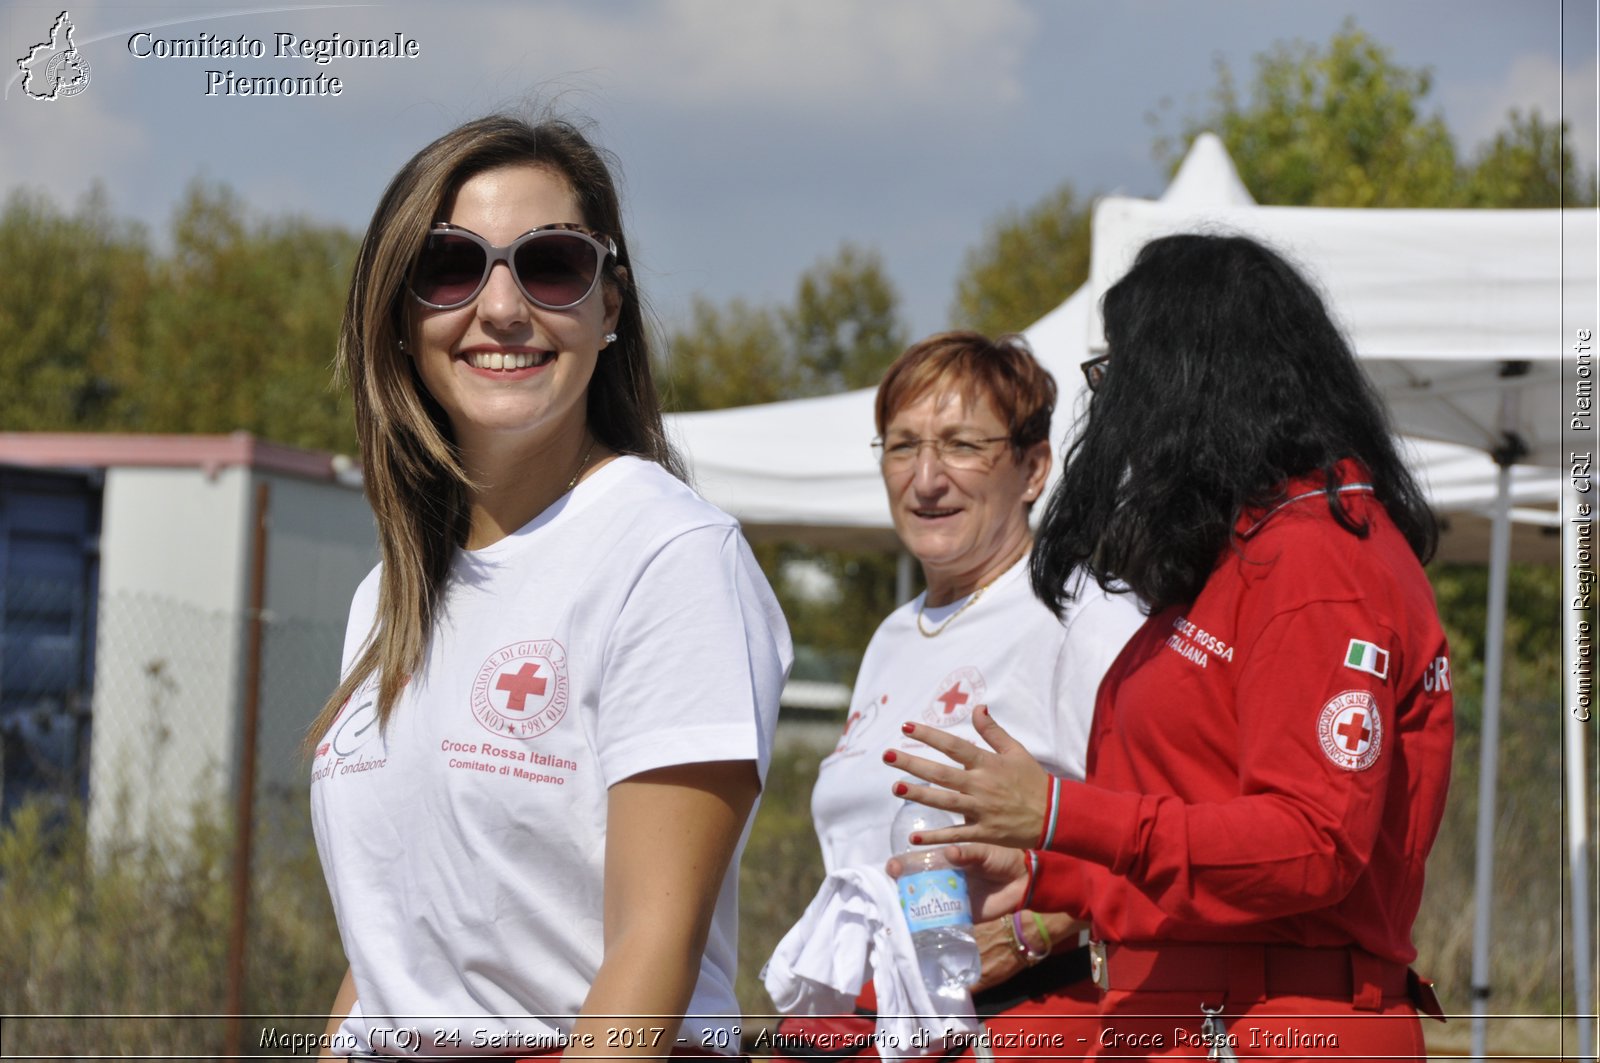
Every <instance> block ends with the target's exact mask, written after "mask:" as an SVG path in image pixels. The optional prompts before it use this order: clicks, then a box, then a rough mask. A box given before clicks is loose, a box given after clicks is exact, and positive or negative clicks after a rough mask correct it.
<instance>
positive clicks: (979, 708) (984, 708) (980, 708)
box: [978, 705, 989, 716]
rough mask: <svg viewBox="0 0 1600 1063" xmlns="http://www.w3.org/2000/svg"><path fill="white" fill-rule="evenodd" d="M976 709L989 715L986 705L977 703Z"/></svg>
mask: <svg viewBox="0 0 1600 1063" xmlns="http://www.w3.org/2000/svg"><path fill="white" fill-rule="evenodd" d="M978 711H979V712H981V713H983V715H985V716H987V715H989V706H987V705H979V706H978Z"/></svg>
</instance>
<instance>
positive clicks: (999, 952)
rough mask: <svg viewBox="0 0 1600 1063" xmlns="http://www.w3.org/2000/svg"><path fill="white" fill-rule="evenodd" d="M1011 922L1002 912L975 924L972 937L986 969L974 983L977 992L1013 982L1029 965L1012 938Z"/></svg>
mask: <svg viewBox="0 0 1600 1063" xmlns="http://www.w3.org/2000/svg"><path fill="white" fill-rule="evenodd" d="M1010 922H1011V917H1010V916H1009V915H1002V916H1001V917H1000V918H998V919H985V920H984V921H983V922H981V923H973V924H972V936H973V937H975V938H977V939H978V958H979V960H980V961H981V962H982V971H983V973H982V974H981V975H979V977H978V981H977V982H976V983H975V984H974V985H973V986H972V991H973V992H974V993H981V992H982V991H983V990H985V989H988V988H989V987H990V986H997V985H999V984H1000V983H1001V982H1007V981H1010V980H1011V979H1012V978H1013V977H1015V976H1016V975H1017V974H1019V973H1020V972H1021V971H1022V969H1023V968H1025V967H1027V966H1028V964H1027V962H1026V961H1025V960H1024V959H1023V958H1022V955H1021V954H1020V953H1019V952H1017V946H1016V945H1014V944H1013V943H1012V941H1011V927H1010Z"/></svg>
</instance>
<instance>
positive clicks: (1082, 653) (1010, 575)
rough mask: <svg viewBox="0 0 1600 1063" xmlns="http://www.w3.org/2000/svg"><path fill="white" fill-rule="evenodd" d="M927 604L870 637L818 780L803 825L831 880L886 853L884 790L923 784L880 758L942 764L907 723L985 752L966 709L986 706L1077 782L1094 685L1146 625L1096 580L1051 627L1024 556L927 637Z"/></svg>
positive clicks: (955, 605)
mask: <svg viewBox="0 0 1600 1063" xmlns="http://www.w3.org/2000/svg"><path fill="white" fill-rule="evenodd" d="M923 597H924V596H923V595H919V596H918V597H917V598H915V599H914V600H912V601H910V602H908V603H907V604H905V605H902V606H901V607H900V608H898V609H896V610H895V611H894V612H892V613H890V614H889V616H888V618H887V619H886V620H884V622H883V623H882V624H881V625H879V627H878V630H877V631H876V632H875V633H874V634H873V636H872V641H871V642H870V643H869V644H868V645H867V652H866V655H865V656H864V657H863V658H862V661H861V671H860V673H859V674H858V675H857V676H856V686H855V692H854V694H853V696H852V700H851V705H850V715H849V717H848V719H847V720H846V721H845V729H844V734H843V735H842V736H840V738H839V743H838V745H837V746H835V747H834V750H833V752H832V753H831V754H829V755H828V757H827V758H826V759H825V760H823V762H822V766H821V768H820V769H819V770H818V772H817V784H816V788H815V789H813V790H812V792H811V816H812V820H813V822H814V823H815V825H816V829H817V839H818V840H819V841H820V842H821V843H822V860H823V864H824V865H825V866H826V868H827V870H829V871H833V870H835V869H836V868H841V867H851V866H855V865H859V864H867V865H870V866H873V867H881V866H883V864H884V862H885V861H887V860H888V859H889V857H890V856H893V855H894V854H893V853H891V852H890V851H889V848H890V843H889V824H890V822H891V821H892V820H893V819H894V815H895V812H896V811H897V810H898V809H899V806H900V803H901V802H900V799H899V798H897V797H895V796H894V794H893V793H892V792H891V791H890V787H891V786H893V785H894V783H895V782H896V781H897V780H901V779H904V780H906V781H908V782H912V783H917V782H918V781H919V780H916V779H913V778H911V777H910V776H909V775H906V774H904V773H903V772H900V771H897V770H896V769H894V768H891V767H890V766H889V765H887V764H884V763H883V753H884V751H885V750H888V749H897V750H905V751H907V752H910V753H914V754H916V755H917V756H920V757H926V758H928V759H931V760H939V761H945V762H946V763H949V762H948V760H946V758H945V757H943V756H942V755H941V754H939V753H937V752H935V751H934V750H933V749H932V748H931V747H929V746H926V745H923V744H922V743H921V742H917V741H914V740H912V739H910V738H907V737H906V736H905V735H904V734H902V733H901V731H900V725H901V724H902V723H905V722H906V721H907V720H910V721H912V722H915V723H925V724H932V725H934V726H936V727H943V728H947V729H949V730H950V732H951V733H952V734H955V735H958V736H959V737H961V738H965V739H967V740H968V741H970V742H974V743H976V744H977V745H978V746H980V747H981V748H984V749H987V748H988V746H987V745H986V744H985V743H984V741H983V739H981V738H979V737H978V734H977V731H976V730H974V729H973V726H972V710H973V709H975V708H977V707H978V706H979V705H987V706H989V712H990V713H991V714H992V715H993V716H994V719H995V721H996V722H997V723H999V724H1000V726H1001V727H1003V728H1005V729H1006V731H1007V732H1008V733H1009V734H1010V735H1011V736H1012V737H1014V738H1015V739H1017V741H1019V742H1021V743H1022V745H1023V746H1024V747H1025V748H1026V749H1027V750H1028V752H1029V753H1031V754H1033V756H1034V758H1035V759H1036V760H1038V761H1039V762H1040V763H1041V764H1043V765H1044V766H1045V767H1046V768H1047V769H1049V771H1050V772H1052V773H1053V774H1059V775H1067V776H1070V777H1072V778H1075V779H1081V778H1083V768H1084V752H1085V748H1086V746H1087V745H1088V740H1089V725H1090V722H1091V721H1092V719H1093V716H1094V698H1095V692H1096V691H1097V690H1098V689H1099V687H1100V679H1101V677H1102V676H1104V675H1105V673H1106V669H1108V668H1110V667H1111V662H1112V661H1113V660H1115V659H1116V657H1117V654H1118V653H1120V652H1122V646H1123V644H1124V643H1125V642H1127V641H1128V638H1129V637H1130V636H1131V635H1132V634H1133V633H1134V631H1136V630H1137V629H1138V628H1139V626H1140V625H1141V624H1143V623H1144V614H1143V613H1141V612H1140V611H1139V607H1138V604H1137V601H1136V599H1135V598H1134V596H1133V595H1131V594H1112V595H1108V594H1106V593H1105V592H1103V591H1101V590H1100V588H1099V587H1097V586H1095V584H1094V583H1093V582H1092V581H1086V587H1085V590H1084V591H1083V592H1082V593H1081V594H1080V596H1079V599H1078V601H1076V602H1073V603H1071V605H1070V606H1069V607H1068V612H1067V615H1066V618H1065V620H1057V619H1056V617H1055V615H1054V614H1053V613H1051V612H1050V610H1049V609H1047V608H1045V606H1044V605H1043V604H1042V603H1041V602H1040V601H1039V600H1038V599H1037V598H1035V597H1034V596H1033V591H1032V589H1031V588H1030V587H1029V585H1028V563H1027V558H1026V557H1024V558H1023V559H1022V560H1020V561H1018V562H1017V563H1016V564H1015V565H1013V566H1011V568H1009V569H1007V570H1006V571H1005V573H1003V574H1002V575H1001V576H1000V577H999V578H998V579H996V580H995V581H994V582H993V583H992V584H990V585H989V587H988V589H987V590H985V591H984V592H983V594H982V596H981V597H980V598H979V599H978V600H977V601H976V602H974V603H972V606H971V608H968V609H966V611H965V612H962V613H961V615H960V616H955V614H956V613H957V612H958V611H960V610H961V609H963V607H965V606H966V605H967V602H968V599H967V598H960V599H957V600H956V601H954V602H951V603H950V604H948V605H944V606H940V607H938V608H930V609H927V610H926V611H924V612H923V626H924V627H925V628H926V629H927V630H929V631H935V630H938V629H939V626H940V625H941V624H943V623H944V622H945V621H946V620H949V621H950V623H949V626H947V627H945V628H944V629H943V630H940V631H939V634H937V635H936V636H934V637H932V638H929V637H927V636H925V635H923V634H922V633H921V632H920V631H918V630H917V610H918V609H919V608H920V607H921V606H922V600H923ZM1042 799H1043V795H1041V800H1042Z"/></svg>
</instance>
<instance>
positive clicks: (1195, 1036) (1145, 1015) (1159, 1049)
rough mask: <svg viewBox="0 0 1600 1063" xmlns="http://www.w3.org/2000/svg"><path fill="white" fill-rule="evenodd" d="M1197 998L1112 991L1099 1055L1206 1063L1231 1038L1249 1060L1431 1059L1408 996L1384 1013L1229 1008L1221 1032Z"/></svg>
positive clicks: (1300, 1001)
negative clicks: (1215, 1046) (1208, 1020)
mask: <svg viewBox="0 0 1600 1063" xmlns="http://www.w3.org/2000/svg"><path fill="white" fill-rule="evenodd" d="M1207 1003H1210V1004H1215V1003H1216V1002H1215V1000H1212V1001H1205V1000H1202V999H1201V996H1200V995H1199V994H1195V993H1149V992H1140V991H1137V990H1133V991H1119V990H1112V991H1111V992H1109V993H1106V994H1105V996H1104V997H1103V998H1102V1000H1101V1002H1100V1014H1101V1022H1102V1024H1103V1028H1102V1029H1101V1030H1100V1032H1099V1033H1098V1034H1097V1038H1096V1044H1095V1057H1096V1058H1112V1059H1118V1060H1140V1059H1205V1058H1206V1057H1207V1054H1208V1053H1209V1052H1210V1051H1211V1048H1212V1047H1213V1044H1214V1043H1216V1042H1218V1041H1219V1040H1222V1039H1225V1042H1226V1044H1227V1046H1228V1047H1229V1048H1231V1049H1232V1050H1233V1053H1234V1055H1236V1056H1237V1057H1238V1058H1240V1059H1241V1060H1243V1059H1272V1060H1276V1061H1278V1063H1290V1061H1292V1060H1312V1059H1329V1058H1333V1059H1386V1058H1387V1059H1397V1060H1405V1059H1413V1058H1415V1059H1417V1060H1426V1059H1427V1050H1426V1047H1425V1046H1424V1044H1423V1040H1422V1024H1421V1023H1420V1022H1419V1021H1418V1019H1417V1010H1416V1007H1415V1006H1414V1005H1413V1004H1412V1003H1411V1001H1410V1000H1409V999H1407V998H1404V997H1400V998H1385V999H1384V1001H1383V1004H1382V1005H1381V1007H1380V1008H1379V1009H1378V1010H1376V1011H1368V1010H1357V1009H1356V1008H1354V1007H1353V1006H1352V1005H1351V1003H1350V1002H1349V1001H1339V1000H1329V999H1326V998H1320V997H1286V996H1281V997H1269V998H1267V999H1266V1000H1263V1001H1256V1002H1254V1003H1251V1004H1246V1005H1241V1006H1237V1007H1227V1008H1225V1009H1224V1010H1223V1011H1222V1012H1221V1014H1220V1015H1219V1016H1218V1019H1219V1020H1220V1021H1221V1030H1220V1031H1218V1029H1217V1027H1215V1026H1213V1027H1212V1028H1211V1030H1209V1031H1208V1030H1207V1029H1206V1027H1205V1019H1204V1016H1203V1015H1202V1014H1201V1010H1200V1009H1201V1006H1202V1005H1203V1004H1207Z"/></svg>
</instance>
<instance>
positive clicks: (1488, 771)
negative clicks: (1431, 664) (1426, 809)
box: [1472, 461, 1511, 1059]
mask: <svg viewBox="0 0 1600 1063" xmlns="http://www.w3.org/2000/svg"><path fill="white" fill-rule="evenodd" d="M1510 563H1511V462H1509V461H1501V462H1500V463H1499V469H1498V470H1497V472H1496V475H1495V501H1494V521H1493V524H1492V526H1491V532H1490V538H1489V619H1488V634H1487V637H1486V638H1485V640H1484V648H1483V650H1484V652H1483V657H1484V663H1483V727H1482V734H1481V739H1480V741H1481V743H1482V746H1481V748H1480V750H1479V754H1480V757H1479V760H1480V767H1479V770H1478V843H1477V861H1476V867H1475V871H1474V874H1473V883H1474V888H1473V896H1474V908H1475V912H1474V919H1473V924H1472V1055H1473V1057H1474V1058H1477V1059H1486V1058H1487V1055H1488V1008H1489V985H1490V972H1489V944H1490V939H1489V915H1490V911H1491V909H1492V907H1493V901H1494V823H1495V790H1496V786H1497V782H1498V779H1497V777H1498V775H1499V768H1500V685H1501V672H1502V668H1503V664H1504V659H1505V634H1506V579H1507V576H1508V574H1509V571H1510Z"/></svg>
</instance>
